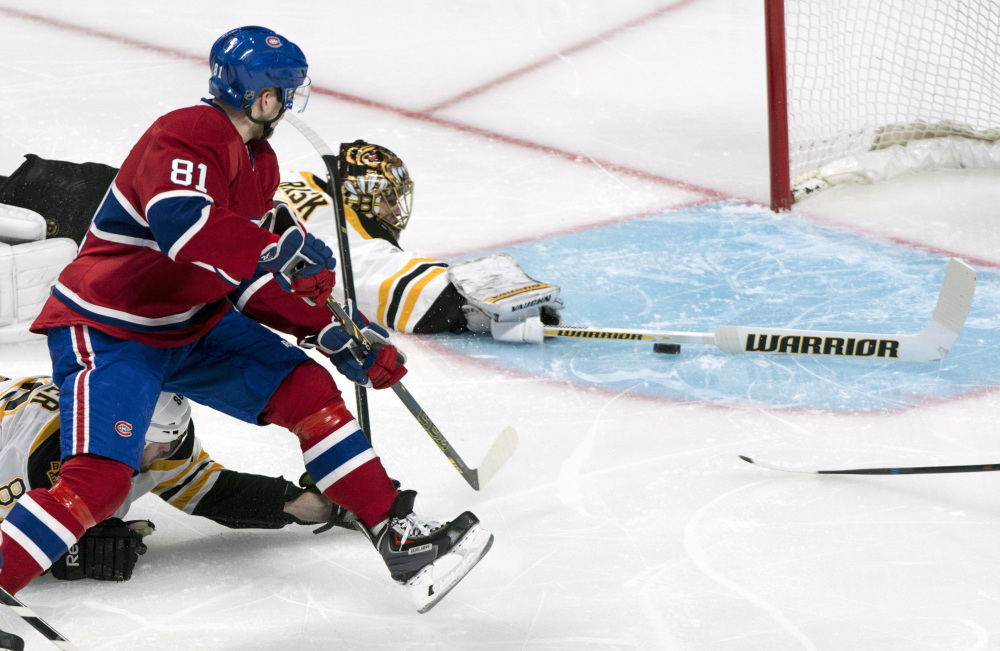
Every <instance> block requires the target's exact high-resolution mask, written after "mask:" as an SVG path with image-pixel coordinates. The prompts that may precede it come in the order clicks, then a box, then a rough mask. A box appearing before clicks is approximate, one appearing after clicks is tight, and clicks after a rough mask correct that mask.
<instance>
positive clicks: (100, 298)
mask: <svg viewBox="0 0 1000 651" xmlns="http://www.w3.org/2000/svg"><path fill="white" fill-rule="evenodd" d="M277 186H278V162H277V158H276V156H275V154H274V151H273V150H272V149H271V146H270V145H269V144H268V143H266V142H263V143H255V144H253V145H250V146H247V145H245V144H244V143H243V139H242V137H241V136H240V134H239V132H238V131H237V130H236V127H235V126H234V125H233V124H232V122H231V121H230V119H229V117H228V116H227V115H226V114H225V113H224V112H223V111H222V110H221V109H219V108H218V107H216V106H214V105H211V104H207V103H206V104H203V105H199V106H193V107H190V108H184V109H180V110H177V111H173V112H171V113H168V114H166V115H164V116H163V117H161V118H160V119H158V120H157V121H156V122H154V123H153V125H152V126H151V127H150V128H149V129H148V130H147V131H146V133H145V134H143V136H142V138H140V139H139V142H138V143H137V144H136V145H135V147H133V148H132V151H131V152H130V153H129V155H128V157H127V158H126V159H125V162H124V163H123V164H122V167H121V170H120V171H119V172H118V176H117V177H116V178H115V182H114V183H113V184H112V186H111V188H110V189H109V191H108V194H107V195H106V196H105V197H104V200H103V202H102V203H101V205H100V207H99V208H98V210H97V214H96V215H95V216H94V220H93V223H92V224H91V226H90V230H89V231H88V233H87V236H86V238H85V239H84V241H83V245H82V246H81V248H80V252H79V253H78V254H77V257H76V259H75V260H74V261H73V262H71V263H70V264H69V266H67V267H66V269H65V270H63V272H62V274H61V275H60V276H59V281H58V282H57V283H56V285H55V287H54V288H53V291H52V296H50V297H49V299H48V301H47V302H46V304H45V306H44V308H43V309H42V312H41V314H40V315H39V316H38V318H37V319H36V320H35V322H34V323H33V324H32V328H31V329H32V331H33V332H38V333H44V332H45V331H46V330H47V329H48V328H52V327H56V326H66V325H89V326H92V327H94V328H96V329H98V330H101V331H102V332H105V333H107V334H110V335H112V336H114V337H119V338H121V339H131V340H135V341H139V342H142V343H145V344H149V345H152V346H162V347H166V346H179V345H183V344H186V343H188V342H191V341H193V340H195V339H197V338H199V337H201V336H202V335H204V334H205V333H206V332H207V331H208V330H210V329H211V328H212V327H213V326H214V325H215V324H216V323H217V322H218V321H219V319H221V318H222V315H223V314H224V313H225V312H226V310H228V309H230V307H231V306H230V303H229V302H228V300H227V299H226V295H227V294H228V293H229V292H231V291H232V290H233V289H234V288H235V287H237V286H238V285H239V283H240V281H241V280H242V279H244V278H250V277H252V276H253V275H254V270H255V268H256V267H257V261H258V258H259V257H260V253H261V251H262V250H263V249H264V247H265V246H267V245H268V244H269V243H271V242H273V241H276V240H277V236H275V235H272V234H271V233H270V232H268V231H267V230H265V229H263V228H260V227H259V226H258V223H257V221H255V220H259V219H260V218H261V217H262V216H263V215H264V213H265V212H267V211H268V210H270V209H271V207H272V197H273V196H274V192H275V190H276V189H277Z"/></svg>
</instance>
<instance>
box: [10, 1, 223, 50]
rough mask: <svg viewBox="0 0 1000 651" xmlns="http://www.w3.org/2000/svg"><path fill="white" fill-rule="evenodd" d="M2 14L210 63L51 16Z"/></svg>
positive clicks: (167, 48)
mask: <svg viewBox="0 0 1000 651" xmlns="http://www.w3.org/2000/svg"><path fill="white" fill-rule="evenodd" d="M0 14H7V15H8V16H12V17H14V18H20V19H22V20H30V21H33V22H36V23H41V24H43V25H45V26H46V27H58V28H59V29H63V30H66V31H68V32H76V33H77V34H83V35H84V36H91V37H94V38H99V39H102V40H105V41H111V42H113V43H120V44H122V45H128V46H129V47H135V48H139V49H141V50H149V51H151V52H158V53H160V54H166V55H168V56H172V57H174V58H175V59H184V60H186V61H197V62H198V63H205V64H207V63H208V56H207V55H204V56H194V55H193V54H188V53H187V52H182V51H181V50H178V49H176V48H169V47H163V46H161V45H154V44H152V43H147V42H146V41H139V40H137V39H134V38H129V37H128V36H122V35H120V34H112V33H111V32H105V31H101V30H99V29H94V28H93V27H84V26H82V25H76V24H74V23H67V22H66V21H64V20H59V19H58V18H51V17H49V16H39V15H38V14H30V13H28V12H26V11H20V10H18V9H10V8H8V7H0Z"/></svg>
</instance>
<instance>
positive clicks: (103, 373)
mask: <svg viewBox="0 0 1000 651" xmlns="http://www.w3.org/2000/svg"><path fill="white" fill-rule="evenodd" d="M209 62H210V65H211V69H212V77H211V80H210V84H209V88H210V93H211V95H212V98H211V99H210V100H204V101H203V103H202V104H200V105H197V106H194V107H190V108H185V109H180V110H177V111H173V112H171V113H168V114H166V115H164V116H163V117H161V118H159V119H158V120H157V121H156V122H154V123H153V125H152V126H151V127H150V128H149V129H148V130H147V131H146V133H145V134H143V136H142V137H141V138H140V140H139V142H138V143H137V144H136V145H135V146H134V147H133V149H132V151H131V152H130V153H129V155H128V157H127V158H126V159H125V161H124V163H123V164H122V166H121V168H120V170H119V172H118V174H117V176H116V177H115V181H114V183H113V185H112V187H111V189H110V191H109V192H108V194H107V195H106V196H105V198H104V200H103V202H102V203H101V205H100V208H99V209H98V211H97V214H96V215H95V217H94V220H93V223H92V224H91V226H90V229H89V232H88V234H87V237H86V239H85V240H84V243H83V245H82V247H81V249H80V252H79V254H78V255H77V257H76V259H75V260H74V261H73V262H71V263H70V264H69V265H68V266H67V267H66V269H65V270H64V271H63V272H62V274H61V275H60V277H59V281H58V282H57V283H56V286H55V287H54V289H53V292H52V296H51V297H50V298H49V299H48V301H47V302H46V304H45V306H44V307H43V309H42V312H41V314H40V315H39V317H38V318H37V319H36V320H35V322H34V323H33V325H32V330H33V331H34V332H38V333H45V334H47V336H48V344H49V351H50V355H51V357H52V363H53V379H54V382H55V383H56V384H57V385H58V386H59V387H60V390H61V395H60V419H61V444H62V455H63V463H62V467H61V469H60V473H59V479H58V481H57V482H56V483H55V484H54V485H53V486H52V487H51V488H50V489H48V490H45V489H35V490H32V491H29V492H28V493H27V494H25V495H24V496H23V497H22V498H21V499H20V500H19V501H18V503H17V504H16V505H15V506H14V508H12V509H11V512H10V514H9V516H8V517H7V519H6V520H5V521H4V522H3V525H2V528H0V531H2V532H3V534H4V535H3V541H2V546H0V551H2V554H3V558H4V565H3V567H2V568H0V586H3V587H4V588H5V589H7V590H8V591H10V592H16V591H18V590H20V589H21V588H22V587H24V586H25V585H26V584H27V583H28V582H29V581H31V580H32V579H33V578H34V577H36V576H38V575H39V574H40V573H41V572H42V571H43V570H44V569H45V568H46V567H48V566H49V564H51V563H52V562H53V561H54V560H55V559H57V558H59V556H61V555H62V554H63V553H65V551H66V549H68V547H69V546H71V545H72V544H73V543H74V542H75V541H76V540H78V539H79V538H80V536H81V535H83V532H84V531H86V529H87V528H89V527H90V526H92V525H93V524H94V523H96V522H100V521H102V520H104V519H105V518H107V517H108V516H109V515H110V514H111V513H113V512H114V511H115V510H116V509H117V508H118V506H119V505H121V504H122V502H123V501H124V500H125V498H126V496H127V494H128V490H129V486H130V478H131V477H132V475H133V474H135V473H136V472H137V471H138V470H139V464H140V460H141V455H142V449H143V439H142V436H141V435H139V433H140V432H145V431H146V429H147V428H148V426H149V423H150V418H151V415H152V413H153V409H154V406H155V404H156V400H157V397H158V396H159V394H160V393H161V392H163V391H167V392H176V393H181V394H183V395H185V396H187V397H189V398H190V399H192V400H194V401H195V402H198V403H201V404H204V405H207V406H209V407H212V408H214V409H217V410H219V411H222V412H224V413H226V414H229V415H231V416H234V417H236V418H239V419H241V420H244V421H247V422H251V423H258V424H266V423H273V424H276V425H280V426H282V427H285V428H287V429H289V430H290V431H292V432H293V433H294V434H295V435H296V436H297V437H298V439H299V443H300V447H301V449H302V451H303V456H304V460H305V465H306V469H307V471H308V472H309V474H310V476H311V477H312V478H313V480H314V481H315V483H316V486H317V488H319V489H320V490H321V491H322V492H323V494H324V495H326V496H327V497H328V498H329V499H330V500H332V501H333V502H334V503H337V504H340V505H341V506H343V507H345V508H347V509H349V510H350V511H351V512H353V513H354V514H356V516H357V517H358V520H359V521H360V523H361V524H362V525H363V526H360V527H359V529H361V530H362V531H363V532H364V533H366V534H367V535H368V536H369V538H370V539H371V540H372V542H373V544H374V545H375V546H376V548H377V549H378V551H379V552H380V553H381V555H382V557H383V559H384V561H385V563H386V565H387V566H388V567H389V570H390V574H391V575H392V577H393V579H395V580H396V581H397V582H399V583H403V584H406V585H409V586H411V587H413V588H414V590H413V593H414V598H415V600H416V601H417V604H418V607H419V608H420V610H421V611H424V610H426V609H427V608H429V607H431V606H433V605H434V604H435V603H437V601H438V600H439V599H440V598H441V597H442V596H444V594H446V593H447V591H448V590H450V589H451V588H452V587H453V586H454V585H455V583H457V582H458V581H459V580H460V579H461V578H462V577H463V576H464V575H465V573H466V572H468V570H469V569H471V567H472V566H473V565H474V564H475V563H476V562H477V561H478V560H479V559H480V558H481V557H482V556H483V555H484V554H485V553H486V552H487V551H488V549H489V547H490V545H491V543H492V538H493V537H492V534H490V533H489V532H487V531H485V530H484V529H482V528H481V527H480V526H479V523H478V519H477V518H476V517H475V516H474V515H472V514H471V513H469V512H465V513H463V514H462V515H460V516H459V517H457V518H456V519H455V520H453V521H451V522H445V523H443V524H438V523H434V522H428V521H425V520H423V519H421V518H419V517H417V516H416V515H415V514H414V513H413V498H414V495H415V493H414V492H413V491H402V492H398V491H397V490H396V489H395V487H394V486H393V484H392V481H391V480H390V479H389V477H388V476H387V475H386V472H385V469H384V468H383V466H382V462H381V460H380V459H379V457H378V455H377V454H376V453H375V451H374V449H372V447H371V445H370V444H369V443H368V441H367V440H366V438H365V436H364V434H363V432H362V431H361V429H360V428H359V427H358V425H357V423H356V421H355V420H354V419H353V417H352V416H351V414H350V413H349V412H348V410H347V408H346V406H345V405H344V401H343V399H342V398H341V395H340V391H339V389H338V388H337V386H336V384H335V383H334V382H333V379H332V377H331V376H330V374H329V372H327V371H326V370H325V369H324V368H322V367H321V366H319V365H318V364H317V363H316V362H314V361H313V360H312V359H310V358H309V357H308V356H307V355H306V354H305V353H304V352H303V351H302V350H300V349H298V348H295V347H294V346H290V345H289V344H288V343H287V342H286V341H285V340H284V339H282V338H280V337H279V336H278V335H276V334H274V333H273V332H271V331H269V330H268V329H267V328H265V327H264V325H268V326H271V327H274V328H276V329H278V330H281V331H283V332H287V333H290V334H294V335H296V336H298V337H300V338H302V337H303V335H305V334H306V333H308V334H309V335H314V336H315V344H316V347H317V348H318V349H319V350H321V351H323V352H325V353H326V354H328V355H330V356H331V361H332V362H333V363H334V365H335V366H336V367H337V369H338V370H339V371H340V372H341V373H343V374H345V375H347V376H348V377H350V378H351V379H352V380H354V381H358V382H361V383H363V384H366V385H368V386H372V387H374V388H376V389H378V388H385V387H388V386H391V385H393V384H394V383H396V382H398V381H399V379H400V378H401V377H402V376H403V374H404V373H405V372H406V368H405V367H404V366H403V365H402V363H401V359H400V356H399V355H397V351H396V349H395V347H394V346H393V345H392V344H390V343H389V342H388V339H387V335H388V333H386V332H385V331H384V330H381V328H379V327H378V326H376V325H375V324H369V323H368V322H367V320H366V319H364V317H363V316H362V315H361V314H360V313H355V318H356V320H357V321H358V324H359V325H360V326H363V328H364V329H365V330H366V331H367V332H369V333H375V334H377V335H380V336H381V338H380V341H381V343H382V345H381V346H379V347H377V349H375V350H372V351H371V353H370V354H369V355H368V356H366V357H364V358H363V359H360V360H359V359H358V358H356V357H355V353H354V350H353V349H352V345H351V342H350V338H349V337H348V335H347V333H346V332H345V331H344V329H343V328H341V327H340V326H339V325H337V324H335V323H331V320H330V317H329V314H328V313H326V314H324V312H325V308H324V307H323V305H322V304H323V302H324V301H325V299H326V297H327V296H328V295H329V294H330V292H331V290H332V287H333V284H334V275H333V273H332V272H331V269H333V267H334V263H335V261H334V260H333V256H332V252H331V250H330V248H329V247H328V246H326V245H325V244H324V243H323V242H322V241H321V240H318V239H316V238H315V237H313V236H312V235H310V234H308V233H306V232H305V230H304V229H303V228H302V226H301V224H300V223H299V222H298V221H297V220H296V219H295V218H294V216H293V215H292V213H291V212H290V211H289V210H288V208H287V206H285V205H283V204H278V205H274V204H273V203H272V197H273V195H274V192H275V190H276V189H277V185H278V165H277V159H276V156H275V154H274V151H273V150H272V149H271V146H270V144H269V143H268V142H267V139H268V137H269V136H270V134H271V133H272V131H273V129H274V127H275V125H276V123H277V122H278V121H279V120H280V119H281V117H282V115H283V113H284V111H286V110H289V109H295V108H301V107H304V101H305V99H307V97H308V77H307V76H306V72H307V64H306V60H305V56H304V55H303V54H302V52H301V50H300V49H299V48H298V46H296V45H295V44H293V43H291V42H290V41H288V40H287V39H285V38H284V37H282V36H281V35H279V34H276V33H274V32H273V31H271V30H268V29H265V28H262V27H244V28H239V29H236V30H233V31H231V32H229V33H227V34H225V35H223V36H222V37H221V38H220V39H219V40H218V41H217V42H216V43H215V45H214V46H213V48H212V51H211V55H210V61H209ZM264 226H266V227H267V228H265V227H264ZM259 270H265V271H266V272H268V273H270V274H272V275H273V278H274V280H275V281H276V284H277V285H278V286H279V287H280V288H281V290H282V294H281V297H282V300H275V301H274V302H273V303H267V302H265V301H263V300H261V301H257V302H256V303H255V305H254V308H253V310H252V312H250V311H246V312H245V313H241V312H239V311H237V310H236V309H234V308H233V303H232V302H231V301H230V299H229V298H228V295H229V294H230V293H231V292H232V291H233V290H234V289H235V288H236V287H237V286H238V285H239V284H240V283H241V282H242V281H243V280H245V279H247V278H251V277H253V276H254V274H255V273H257V272H258V271H259ZM300 299H309V300H311V301H312V302H313V303H315V304H314V305H309V304H307V303H306V302H305V301H303V300H300ZM321 314H322V318H321V316H320V315H321ZM261 324H263V325H261ZM376 339H379V338H378V337H376ZM359 357H360V355H359Z"/></svg>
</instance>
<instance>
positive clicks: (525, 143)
mask: <svg viewBox="0 0 1000 651" xmlns="http://www.w3.org/2000/svg"><path fill="white" fill-rule="evenodd" d="M693 1H694V0H681V3H685V4H686V3H688V2H693ZM677 6H679V5H673V6H672V7H666V8H663V9H661V10H658V12H654V14H657V15H658V14H660V13H665V12H666V11H669V10H671V8H674V7H677ZM0 14H6V15H8V16H12V17H14V18H20V19H23V20H30V21H33V22H36V23H41V24H43V25H45V26H47V27H55V28H58V29H62V30H66V31H71V32H75V33H77V34H83V35H85V36H90V37H93V38H98V39H102V40H106V41H111V42H114V43H120V44H123V45H127V46H129V47H135V48H139V49H143V50H148V51H152V52H157V53H160V54H164V55H167V56H171V57H173V58H176V59H181V60H185V61H192V62H196V63H199V64H205V63H207V57H206V56H195V55H193V54H190V53H187V52H182V51H180V50H177V49H174V48H167V47H163V46H160V45H155V44H152V43H147V42H145V41H140V40H137V39H134V38H130V37H127V36H121V35H118V34H113V33H110V32H105V31H102V30H99V29H94V28H91V27H84V26H81V25H76V24H73V23H69V22H66V21H62V20H58V19H56V18H51V17H48V16H40V15H38V14H32V13H28V12H26V11H20V10H17V9H9V8H6V7H0ZM652 17H654V16H653V14H650V15H648V16H646V17H643V18H640V19H637V20H636V21H632V23H627V24H626V25H623V26H622V27H620V28H616V30H612V31H620V30H622V29H626V28H627V27H629V26H631V25H632V24H633V23H637V22H638V21H644V20H649V19H651V18H652ZM584 45H585V44H581V45H580V46H576V47H577V48H582V47H583V46H584ZM312 93H314V94H318V95H325V96H326V97H330V98H333V99H336V100H340V101H342V102H347V103H349V104H355V105H358V106H364V107H366V108H371V109H375V110H378V111H384V112H386V113H392V114H394V115H399V116H401V117H405V118H409V119H411V120H416V121H419V122H425V123H429V124H433V125H436V126H439V127H442V128H445V129H450V130H453V131H460V132H462V133H468V134H470V135H474V136H478V137H480V138H484V139H486V140H489V141H492V142H502V143H504V144H507V145H511V146H513V147H518V148H521V149H527V150H530V151H535V152H539V153H542V154H546V155H549V156H555V157H556V158H562V159H564V160H567V161H570V162H576V163H583V164H587V165H591V166H594V167H599V168H601V169H603V170H606V171H610V172H614V173H618V174H623V175H625V176H630V177H633V178H637V179H642V180H645V181H652V182H654V183H659V184H661V185H665V186H669V187H673V188H679V189H682V190H687V191H690V192H696V193H699V194H701V195H703V196H704V197H705V198H706V199H707V200H713V201H716V200H723V199H733V198H736V197H732V196H731V195H727V194H724V193H722V192H719V191H718V190H713V189H711V188H706V187H702V186H699V185H695V184H693V183H687V182H684V181H678V180H677V179H671V178H667V177H665V176H661V175H659V174H655V173H652V172H648V171H646V170H640V169H636V168H634V167H628V166H626V165H620V164H618V163H613V162H610V161H604V160H600V159H596V158H593V157H591V156H588V155H586V154H581V153H578V152H572V151H568V150H565V149H559V148H558V147H552V146H549V145H543V144H540V143H537V142H532V141H530V140H525V139H523V138H518V137H516V136H509V135H506V134H502V133H498V132H495V131H490V130H489V129H484V128H481V127H476V126H472V125H469V124H463V123H461V122H457V121H455V120H446V119H443V118H439V117H436V116H434V115H432V114H431V113H430V112H429V111H414V110H411V109H405V108H402V107H399V106H393V105H391V104H385V103H383V102H376V101H374V100H371V99H367V98H364V97H358V96H357V95H350V94H348V93H342V92H340V91H336V90H333V89H330V88H324V87H322V86H315V85H314V86H313V87H312ZM736 199H738V198H736ZM738 200H739V199H738Z"/></svg>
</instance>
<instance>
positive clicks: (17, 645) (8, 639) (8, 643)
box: [0, 631, 24, 651]
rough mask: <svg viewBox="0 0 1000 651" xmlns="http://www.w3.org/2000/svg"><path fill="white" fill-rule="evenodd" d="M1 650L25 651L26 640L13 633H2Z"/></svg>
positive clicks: (0, 639) (0, 634)
mask: <svg viewBox="0 0 1000 651" xmlns="http://www.w3.org/2000/svg"><path fill="white" fill-rule="evenodd" d="M0 650H2V651H24V640H22V639H21V638H20V637H18V636H17V635H14V634H13V633H8V632H6V631H0Z"/></svg>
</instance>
